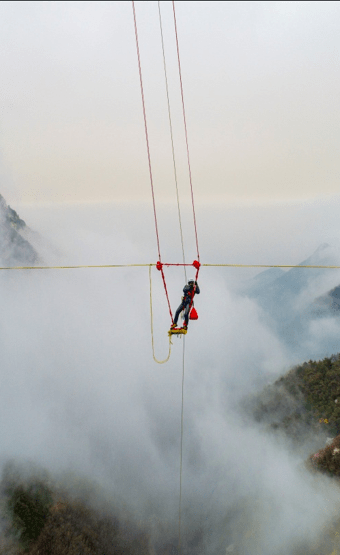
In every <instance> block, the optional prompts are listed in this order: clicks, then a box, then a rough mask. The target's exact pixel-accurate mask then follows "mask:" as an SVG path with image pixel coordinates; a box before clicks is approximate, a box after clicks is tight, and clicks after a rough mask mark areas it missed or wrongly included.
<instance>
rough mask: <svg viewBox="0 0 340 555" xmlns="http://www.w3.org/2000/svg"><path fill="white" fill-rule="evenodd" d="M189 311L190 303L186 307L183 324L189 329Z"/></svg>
mask: <svg viewBox="0 0 340 555" xmlns="http://www.w3.org/2000/svg"><path fill="white" fill-rule="evenodd" d="M189 309H190V302H189V303H188V304H187V305H186V307H185V310H184V322H183V326H184V327H185V328H187V327H188V322H189Z"/></svg>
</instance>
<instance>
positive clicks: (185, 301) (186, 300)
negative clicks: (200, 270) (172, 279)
mask: <svg viewBox="0 0 340 555" xmlns="http://www.w3.org/2000/svg"><path fill="white" fill-rule="evenodd" d="M191 292H192V288H191V287H190V285H184V287H183V293H184V295H183V297H182V302H181V304H180V305H179V307H178V308H177V310H176V314H175V318H174V324H175V326H177V321H178V318H179V315H180V313H181V312H182V310H184V326H187V325H188V321H189V308H190V303H191V294H190V293H191ZM196 294H197V295H199V294H200V288H199V287H198V285H196V288H195V292H194V294H193V297H192V298H194V296H195V295H196ZM191 306H192V305H191Z"/></svg>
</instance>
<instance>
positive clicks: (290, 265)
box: [0, 264, 340, 270]
mask: <svg viewBox="0 0 340 555" xmlns="http://www.w3.org/2000/svg"><path fill="white" fill-rule="evenodd" d="M134 266H138V267H150V266H156V264H98V265H80V266H3V267H1V266H0V270H75V269H77V268H131V267H134ZM164 266H166V264H164ZM188 266H190V264H188ZM201 266H202V267H203V266H205V267H213V268H218V267H221V268H333V269H340V266H317V265H313V266H312V265H303V264H298V265H296V264H201Z"/></svg>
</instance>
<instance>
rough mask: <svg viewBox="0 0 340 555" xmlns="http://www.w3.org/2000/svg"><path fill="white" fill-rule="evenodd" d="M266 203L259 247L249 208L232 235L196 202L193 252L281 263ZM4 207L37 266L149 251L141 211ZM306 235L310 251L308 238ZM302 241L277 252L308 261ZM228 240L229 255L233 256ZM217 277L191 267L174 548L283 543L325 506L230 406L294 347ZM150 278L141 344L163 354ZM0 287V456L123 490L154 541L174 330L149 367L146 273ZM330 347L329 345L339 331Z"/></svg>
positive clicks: (175, 374) (163, 492)
mask: <svg viewBox="0 0 340 555" xmlns="http://www.w3.org/2000/svg"><path fill="white" fill-rule="evenodd" d="M237 210H239V213H240V214H241V213H242V210H241V208H238V209H237ZM247 210H248V209H247ZM247 210H246V212H245V213H243V217H244V224H245V226H246V222H247V221H248V219H249V218H248V216H249V214H250V209H249V213H247ZM263 210H264V208H263V207H260V208H258V212H257V214H258V215H259V216H260V214H261V211H263ZM268 210H269V212H268V221H271V222H272V228H271V231H272V233H270V234H269V233H267V235H266V236H267V237H270V240H268V241H267V243H264V242H263V243H262V247H261V248H260V247H259V245H258V242H259V241H260V240H261V241H264V239H265V230H264V229H263V230H262V235H261V233H260V234H259V236H256V233H255V231H258V230H259V229H260V227H261V226H260V224H259V221H258V220H257V219H256V217H255V215H256V210H255V215H254V214H253V216H252V218H253V223H254V230H255V231H254V232H253V233H250V230H251V229H250V228H251V226H250V224H249V221H248V224H247V225H248V227H244V228H243V232H242V230H241V228H242V226H241V225H239V227H238V228H237V230H238V234H235V235H232V230H231V224H230V220H231V219H232V216H231V214H232V211H231V210H226V212H225V214H226V215H225V217H223V212H222V209H221V207H220V209H219V210H217V211H216V214H217V216H218V217H217V216H215V217H213V210H212V209H211V208H209V207H207V211H206V212H204V211H203V208H202V207H198V210H197V211H198V215H200V219H199V220H198V221H199V222H200V228H199V232H200V237H201V238H202V252H201V261H202V262H205V261H207V262H211V263H213V262H217V263H219V262H234V261H235V262H239V263H242V262H244V263H248V262H249V263H256V261H257V260H258V259H257V258H256V256H255V255H258V256H259V260H258V261H259V263H265V262H269V263H270V262H272V261H273V262H276V263H279V261H280V260H282V259H279V255H278V254H277V253H278V252H279V251H280V250H281V252H282V256H284V257H285V260H282V261H283V262H287V259H288V254H289V248H288V246H289V245H288V246H287V243H286V241H288V240H284V238H283V237H282V235H281V224H280V225H279V224H275V210H279V208H277V207H275V208H273V212H272V213H271V212H270V209H269V208H268ZM209 211H210V212H209ZM301 211H302V216H300V215H298V217H296V216H294V217H293V216H292V217H291V227H293V228H295V229H296V228H297V226H298V225H299V224H298V222H299V219H300V217H301V218H305V219H304V220H303V221H306V218H307V215H306V214H307V212H308V211H307V209H306V212H303V210H302V208H301ZM293 212H294V210H293V209H292V211H291V214H293ZM188 213H189V214H190V212H188ZM19 214H20V215H21V217H23V218H24V219H25V220H26V221H27V223H28V224H29V225H30V227H31V228H32V229H34V230H35V232H36V234H35V235H33V234H32V236H31V240H32V242H33V245H34V247H35V248H36V249H37V250H38V251H39V248H40V251H39V254H40V255H41V256H42V257H43V259H44V262H45V264H51V265H56V264H64V265H71V264H124V263H127V264H128V263H150V262H153V263H154V262H156V260H157V256H156V252H157V251H156V244H155V237H154V229H153V222H152V213H151V214H150V210H149V208H143V207H140V208H139V209H138V207H136V206H135V207H133V206H132V207H129V206H124V205H121V206H118V207H112V206H110V205H107V206H99V205H97V206H96V205H94V206H87V207H78V208H75V207H68V208H61V207H59V208H53V207H52V208H51V207H50V208H48V207H45V208H43V209H36V208H35V209H33V208H28V207H27V208H26V209H24V207H23V208H22V210H21V211H19ZM209 214H210V216H209ZM211 214H212V215H211ZM247 214H248V215H247ZM161 215H162V216H164V218H162V220H161V221H162V224H161V229H160V232H161V245H164V251H165V252H164V257H163V260H164V261H169V262H176V261H178V262H180V248H179V245H180V243H179V235H178V231H177V222H176V210H175V207H172V206H170V207H169V208H168V209H167V210H161ZM245 216H247V217H245ZM249 217H250V216H249ZM282 218H283V215H282ZM228 222H229V223H228ZM288 222H289V218H288V219H287V221H286V222H285V223H286V227H287V228H288V227H289V226H288ZM281 223H282V222H281ZM189 225H190V222H189V216H188V218H187V219H186V223H185V228H187V227H188V228H189ZM261 225H262V226H263V225H264V224H263V221H262V224H261ZM275 226H276V227H275ZM294 226H295V227H294ZM190 233H191V235H190V234H188V242H189V243H190V248H188V255H187V256H188V260H190V261H191V259H194V258H195V257H196V253H195V248H194V244H192V238H193V234H192V230H191V232H190ZM233 233H234V232H233ZM242 233H243V235H242ZM290 233H292V231H291V230H290ZM313 234H315V243H316V244H315V245H313V247H315V248H316V247H317V246H318V244H319V243H320V242H322V241H323V239H324V237H321V236H320V237H319V238H317V237H316V235H317V234H316V232H315V230H314V231H313V233H312V235H313ZM307 236H308V233H307V230H306V233H305V234H304V233H302V232H301V237H302V238H305V237H307ZM313 236H314V235H313ZM274 237H276V241H274ZM288 237H292V236H291V235H288ZM172 238H174V242H173V241H172ZM288 242H289V241H288ZM274 243H275V244H274ZM311 243H313V240H312V239H310V238H309V239H308V241H306V243H304V244H303V245H302V242H301V241H298V239H296V241H295V243H294V245H293V246H292V251H291V257H290V258H289V262H291V263H298V262H301V260H302V259H303V258H304V257H306V256H308V255H309V254H310V249H309V246H310V244H311ZM263 245H264V246H263ZM237 246H239V248H240V249H241V247H242V248H244V258H243V256H242V257H241V255H239V256H238V258H237V257H236V247H237ZM274 247H275V248H274ZM315 248H314V250H315ZM265 249H267V251H266V250H265ZM312 250H313V249H312ZM238 252H239V251H238ZM234 271H235V272H236V271H238V270H234ZM223 272H224V271H223V269H215V268H202V270H201V272H200V277H199V285H200V288H201V294H200V295H199V296H197V300H196V301H195V306H196V308H197V311H198V314H199V320H198V321H197V322H191V323H190V325H189V332H188V335H187V337H186V339H185V363H186V366H185V383H184V438H183V492H182V494H183V538H184V539H183V541H184V542H185V537H187V538H190V539H191V540H192V542H193V543H192V544H191V547H190V545H187V546H186V549H187V553H202V554H203V553H204V554H211V555H214V554H215V553H216V555H217V554H219V553H224V552H225V548H226V547H227V545H229V543H232V542H235V543H236V544H237V545H238V547H239V549H240V550H241V553H244V554H245V555H248V554H249V555H250V554H251V555H254V554H259V555H260V554H261V555H273V554H278V555H281V554H282V555H283V554H285V555H287V554H290V553H292V554H293V553H294V549H296V548H298V547H299V546H301V545H304V542H305V543H306V544H308V542H310V541H312V540H313V539H315V538H317V537H318V535H319V533H321V532H322V530H323V528H324V526H325V524H326V523H327V522H328V521H329V519H330V518H331V517H332V515H336V514H337V511H338V509H339V506H338V493H337V491H335V490H334V486H333V485H331V483H330V482H328V480H326V479H317V480H316V479H314V478H311V477H310V476H308V475H307V473H306V472H305V471H304V470H303V468H302V466H301V465H302V462H303V459H302V458H301V455H298V454H297V453H293V452H291V451H289V450H288V446H287V445H286V444H285V442H284V441H283V439H282V438H281V439H280V438H277V439H276V440H275V439H274V438H271V437H269V436H266V435H264V434H263V433H262V432H261V431H260V430H259V429H258V428H257V427H256V425H255V423H250V422H248V421H247V420H246V419H245V418H243V417H242V399H243V397H244V396H245V395H247V394H248V393H250V392H252V391H255V390H256V389H260V388H261V387H262V386H263V384H265V383H267V382H268V381H273V380H274V379H276V377H277V376H279V375H280V374H282V373H284V372H285V371H286V370H287V369H288V368H289V366H290V365H291V363H292V361H293V360H294V356H293V355H292V353H291V352H290V350H289V348H288V347H287V345H286V344H285V343H284V342H282V341H281V339H280V337H279V336H278V335H277V333H276V331H275V328H274V327H273V326H272V325H271V322H270V321H269V320H267V319H266V314H265V312H264V310H263V308H261V307H260V306H259V305H258V303H257V302H256V300H255V299H252V298H249V297H247V296H241V295H240V294H238V293H235V292H233V291H234V289H233V288H232V287H229V286H228V280H226V277H225V274H224V273H223ZM228 275H231V270H228ZM244 275H245V274H243V277H244ZM152 276H153V310H154V326H155V349H156V356H157V357H158V358H163V357H165V356H166V353H167V344H168V339H167V329H168V327H169V323H170V322H169V314H168V311H167V305H166V300H165V296H164V291H163V289H162V283H161V280H160V276H159V274H158V272H157V271H156V270H155V269H153V271H152ZM166 276H167V280H168V286H169V294H170V299H171V303H172V305H173V308H174V309H175V308H176V306H177V304H178V303H179V302H180V297H181V289H182V287H183V285H184V276H183V270H182V269H178V268H176V269H171V270H167V271H166ZM188 277H190V276H189V275H188ZM251 277H252V275H251V274H250V275H249V278H251ZM0 284H1V287H2V290H3V291H5V294H4V295H3V297H2V306H1V315H0V322H1V333H0V352H1V359H2V373H1V375H2V384H1V390H0V391H1V393H0V395H1V403H0V407H1V409H0V410H1V415H2V421H3V422H6V426H3V427H2V428H1V432H0V433H1V436H0V439H1V447H2V449H1V457H2V459H3V460H4V461H5V460H6V459H7V458H10V457H14V458H15V459H18V460H25V459H30V460H34V461H36V462H37V463H39V464H41V465H43V466H44V467H46V468H47V469H49V470H50V471H51V472H56V473H57V472H59V471H61V470H64V469H72V470H73V471H74V472H75V473H77V474H85V475H87V476H89V477H91V478H93V479H96V480H98V481H99V483H100V484H101V485H102V486H104V487H105V488H106V490H107V492H109V494H110V495H112V497H113V498H119V499H122V500H124V503H126V505H127V506H128V507H129V508H130V510H132V511H133V512H134V514H135V515H136V517H137V518H139V519H144V520H145V519H151V520H152V519H153V521H154V522H155V523H156V524H155V529H156V532H155V541H156V540H157V541H160V540H161V539H162V538H160V537H158V538H157V530H158V534H161V535H162V536H163V539H164V537H165V536H168V537H169V538H170V539H171V538H176V535H177V527H178V521H177V518H178V496H179V447H180V416H181V380H182V344H183V339H179V338H174V339H173V347H172V355H171V358H170V361H169V362H168V363H167V364H166V365H164V366H159V365H157V364H155V363H154V361H153V359H152V350H151V336H150V299H149V279H148V268H119V269H77V270H32V271H12V272H7V273H2V274H1V275H0ZM332 322H333V320H332ZM334 322H335V320H334ZM320 325H321V324H320ZM333 325H337V324H336V323H332V324H330V326H329V329H330V331H329V333H333V328H332V326H333ZM322 333H323V335H322V334H321V333H319V332H318V338H319V339H318V340H319V341H320V342H322V341H323V339H322V338H324V341H325V344H327V340H328V338H329V334H328V335H327V326H326V325H324V324H323V327H322ZM310 341H311V342H312V341H313V336H311V337H310ZM334 347H335V348H336V349H337V350H339V351H340V341H339V342H336V341H335V342H334ZM157 523H158V524H157ZM160 531H161V532H160ZM194 538H196V540H195V541H196V544H195V541H194ZM157 541H156V543H157Z"/></svg>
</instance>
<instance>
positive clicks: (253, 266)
mask: <svg viewBox="0 0 340 555" xmlns="http://www.w3.org/2000/svg"><path fill="white" fill-rule="evenodd" d="M201 266H214V267H215V266H222V267H229V268H338V269H340V266H316V265H313V266H312V265H303V264H298V265H296V264H201Z"/></svg>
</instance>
